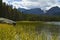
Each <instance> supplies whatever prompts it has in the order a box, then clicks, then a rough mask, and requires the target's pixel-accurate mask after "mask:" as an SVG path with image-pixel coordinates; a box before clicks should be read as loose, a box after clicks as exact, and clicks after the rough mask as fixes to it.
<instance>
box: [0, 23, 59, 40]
mask: <svg viewBox="0 0 60 40" xmlns="http://www.w3.org/2000/svg"><path fill="white" fill-rule="evenodd" d="M37 25H38V24H37V23H34V22H33V23H32V22H30V23H29V22H27V23H25V22H20V23H17V25H16V26H15V27H14V26H13V25H10V24H0V40H49V39H48V35H46V34H45V33H44V32H43V33H41V34H38V33H37V32H36V30H35V26H37ZM40 26H42V23H41V24H40ZM37 27H38V26H37ZM45 35H46V36H47V37H46V36H45ZM51 37H52V39H50V40H59V39H58V37H57V36H51Z"/></svg>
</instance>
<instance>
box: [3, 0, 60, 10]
mask: <svg viewBox="0 0 60 40" xmlns="http://www.w3.org/2000/svg"><path fill="white" fill-rule="evenodd" d="M8 1H10V4H11V5H13V6H14V7H16V8H19V7H21V8H25V9H30V8H41V9H43V10H48V9H49V8H51V7H53V6H60V2H59V0H22V1H14V0H3V2H6V3H8ZM8 4H9V3H8Z"/></svg>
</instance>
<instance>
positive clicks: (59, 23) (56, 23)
mask: <svg viewBox="0 0 60 40" xmlns="http://www.w3.org/2000/svg"><path fill="white" fill-rule="evenodd" d="M46 23H47V24H54V25H60V22H46Z"/></svg>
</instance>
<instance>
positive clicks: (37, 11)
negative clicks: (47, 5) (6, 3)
mask: <svg viewBox="0 0 60 40" xmlns="http://www.w3.org/2000/svg"><path fill="white" fill-rule="evenodd" d="M18 10H19V11H21V12H22V13H28V14H44V12H43V10H41V9H40V8H34V9H29V10H27V9H23V8H18Z"/></svg>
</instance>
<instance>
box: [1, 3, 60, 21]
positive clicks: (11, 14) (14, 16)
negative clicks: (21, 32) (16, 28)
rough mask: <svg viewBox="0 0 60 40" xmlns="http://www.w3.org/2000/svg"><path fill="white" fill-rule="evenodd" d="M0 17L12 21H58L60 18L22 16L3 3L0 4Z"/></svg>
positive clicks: (32, 15) (34, 15) (22, 14)
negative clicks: (0, 7)
mask: <svg viewBox="0 0 60 40" xmlns="http://www.w3.org/2000/svg"><path fill="white" fill-rule="evenodd" d="M0 17H4V18H8V19H11V20H14V21H60V16H49V15H36V14H28V13H27V14H24V13H21V12H20V11H18V10H17V9H16V8H14V9H13V8H12V6H11V5H6V4H5V3H2V12H1V11H0Z"/></svg>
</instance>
